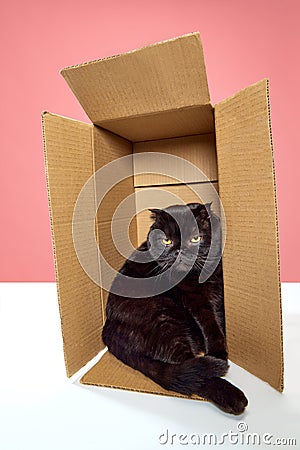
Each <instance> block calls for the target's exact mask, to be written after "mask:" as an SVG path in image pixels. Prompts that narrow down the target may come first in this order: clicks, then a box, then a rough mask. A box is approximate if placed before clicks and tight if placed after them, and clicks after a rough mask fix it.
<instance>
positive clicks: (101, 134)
mask: <svg viewBox="0 0 300 450" xmlns="http://www.w3.org/2000/svg"><path fill="white" fill-rule="evenodd" d="M61 73H62V75H63V77H64V78H65V80H66V81H67V83H68V84H69V86H70V88H71V89H72V91H73V92H74V94H75V96H76V97H77V99H78V101H79V102H80V104H81V105H82V107H83V108H84V110H85V112H86V113H87V115H88V117H89V118H90V120H91V122H92V124H86V123H82V122H78V121H74V120H71V119H68V118H64V117H61V116H58V115H54V114H51V113H48V112H44V113H43V116H42V121H43V135H44V148H45V164H46V173H47V187H48V194H49V208H50V216H51V229H52V239H53V249H54V256H55V268H56V280H57V288H58V298H59V305H60V314H61V325H62V334H63V342H64V355H65V363H66V369H67V375H68V376H71V375H73V374H74V373H75V372H77V371H78V370H79V369H81V368H82V367H83V366H84V365H85V364H86V363H87V362H88V361H90V360H91V359H92V358H93V357H94V356H95V355H97V354H98V352H99V351H100V350H101V349H102V348H103V347H104V346H103V343H102V341H101V331H102V327H103V324H104V321H105V301H106V298H107V292H106V291H105V290H104V289H102V288H101V287H100V286H99V285H98V284H100V281H101V276H102V273H101V272H102V270H103V268H102V267H101V264H100V261H99V255H98V254H97V253H93V254H89V255H88V258H90V260H91V262H93V263H95V264H96V265H97V264H98V266H97V267H98V271H99V273H98V277H99V283H98V284H97V283H95V282H94V281H92V280H91V279H90V278H89V276H88V275H87V274H86V272H85V270H84V268H83V267H82V266H81V265H80V263H79V261H78V259H77V255H76V252H75V249H74V245H73V240H72V217H73V210H74V206H75V204H76V201H77V197H78V195H79V193H80V191H81V189H82V187H83V185H84V184H85V183H86V181H87V180H88V179H89V178H90V177H92V179H93V174H94V173H95V172H96V171H97V170H98V169H99V168H101V167H103V166H105V165H106V164H107V163H109V162H111V161H113V160H116V159H118V158H120V157H123V156H126V155H132V160H133V164H132V166H131V170H132V176H130V177H128V178H127V179H125V180H123V181H121V182H120V183H118V184H117V185H116V186H115V187H114V188H113V189H111V191H110V192H109V193H108V195H107V196H106V197H105V199H104V201H103V203H101V206H100V209H99V211H98V214H97V216H96V221H95V230H96V236H97V240H98V243H99V246H100V248H101V250H102V253H103V255H104V257H105V258H106V259H107V261H108V262H109V263H110V264H111V265H112V266H113V267H115V269H116V270H117V269H118V268H119V267H120V266H121V264H122V262H123V261H124V256H121V255H120V254H119V253H118V251H117V250H116V249H115V247H114V244H113V242H112V239H111V237H110V235H111V230H110V225H111V220H112V217H113V214H114V210H115V208H116V207H117V206H118V205H119V203H120V202H121V201H122V200H123V199H125V198H126V197H127V196H129V195H131V194H134V193H137V192H140V193H142V194H144V193H145V192H146V190H147V189H149V188H150V187H152V186H158V187H160V188H163V189H165V190H167V191H170V192H173V193H175V194H177V195H179V196H180V197H181V198H182V200H183V201H185V202H191V201H198V199H197V197H195V193H194V192H193V191H192V190H191V187H193V186H194V185H199V186H198V187H200V188H201V189H202V191H201V192H203V201H209V200H210V199H209V198H208V197H209V193H208V192H207V191H206V188H207V183H206V182H205V181H204V180H201V179H195V178H193V174H191V176H190V178H189V174H185V175H186V178H185V179H186V180H188V182H187V183H186V184H183V183H180V182H179V181H178V180H177V179H176V177H175V178H174V179H172V177H168V176H164V175H159V174H152V175H151V174H144V175H143V174H137V172H141V171H143V167H144V168H145V169H147V167H148V164H149V159H147V152H149V151H150V152H162V153H167V154H171V155H172V154H173V155H177V156H180V157H183V158H185V159H187V160H188V161H190V162H192V163H193V164H195V165H196V166H197V167H200V169H201V170H202V171H203V172H204V173H205V174H206V175H207V177H208V179H209V180H211V182H213V183H214V185H215V186H216V187H217V189H219V194H220V198H221V200H222V203H223V206H224V210H225V214H226V221H227V238H226V245H225V251H224V255H223V268H224V289H225V309H226V327H227V342H228V348H229V357H230V359H231V360H232V361H234V362H235V363H236V364H238V365H240V366H241V367H243V368H244V369H246V370H248V371H249V372H251V373H252V374H254V375H256V376H258V377H259V378H261V379H262V380H265V381H267V382H268V383H269V384H270V385H271V386H273V387H274V388H275V389H277V390H278V391H282V390H283V353H282V319H281V297H280V279H279V250H278V229H277V208H276V192H275V175H274V163H273V145H272V132H271V120H270V104H269V83H268V80H262V81H260V82H258V83H256V84H254V85H252V86H249V87H247V88H246V89H244V90H242V91H240V92H239V93H237V94H236V95H234V96H232V97H230V98H228V99H226V100H224V101H222V102H220V103H218V104H217V105H215V106H212V105H211V103H210V96H209V91H208V85H207V78H206V70H205V64H204V58H203V51H202V45H201V41H200V37H199V33H192V34H188V35H185V36H181V37H178V38H176V39H171V40H168V41H164V42H160V43H157V44H154V45H150V46H148V47H145V48H142V49H139V50H134V51H132V52H129V53H126V54H121V55H117V56H113V57H110V58H105V59H101V60H97V61H92V62H89V63H84V64H80V65H78V66H74V67H68V68H66V69H64V70H62V72H61ZM141 153H142V154H143V155H144V159H143V158H139V159H138V158H137V159H135V155H137V154H141ZM177 170H179V172H180V170H181V166H180V164H179V165H178V167H177ZM97 189H98V187H97V182H96V180H95V181H94V184H93V185H92V190H94V192H92V193H91V196H90V198H91V199H93V197H94V199H96V198H97ZM92 202H93V200H91V203H92ZM153 202H154V203H155V198H154V199H153ZM165 206H167V205H165ZM214 206H215V207H216V206H217V205H214ZM84 222H85V220H83V221H82V224H83V230H84ZM149 223H150V222H149V214H148V213H145V212H141V213H139V214H138V215H137V216H136V217H135V218H134V219H133V220H132V221H131V223H130V236H131V240H132V243H133V244H134V245H137V243H140V242H141V241H142V240H143V239H144V238H145V236H146V232H147V229H148V227H149ZM126 224H128V220H127V218H126V217H125V216H124V217H121V218H119V219H118V223H117V225H118V226H119V233H118V239H120V240H122V239H123V235H124V234H125V232H124V226H125V225H126ZM82 239H83V241H84V239H85V234H84V232H83V233H82ZM81 382H82V383H85V384H93V385H99V386H108V387H114V388H121V389H128V390H134V391H142V392H150V393H154V394H162V395H174V396H180V395H179V394H177V393H172V392H167V391H165V390H164V389H162V388H161V387H160V386H158V385H156V384H155V383H154V382H152V381H151V380H150V379H148V378H146V377H144V376H143V375H142V374H141V373H139V372H137V371H134V370H133V369H131V368H129V367H127V366H125V365H124V364H122V363H121V362H120V361H118V360H117V359H116V358H114V357H113V356H112V355H110V354H109V353H108V352H107V353H105V355H104V356H103V358H102V359H101V360H100V361H99V362H98V363H97V364H96V365H95V366H94V367H93V368H92V369H91V370H89V371H88V372H87V373H86V374H85V375H84V376H83V378H82V380H81Z"/></svg>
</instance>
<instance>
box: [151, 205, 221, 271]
mask: <svg viewBox="0 0 300 450" xmlns="http://www.w3.org/2000/svg"><path fill="white" fill-rule="evenodd" d="M150 211H151V212H152V216H151V217H152V218H153V219H154V223H153V224H152V226H151V228H150V231H149V234H148V238H147V241H148V247H149V248H150V251H151V253H152V254H154V255H157V258H155V259H156V262H157V263H158V265H159V266H160V267H161V269H162V271H165V270H167V269H168V268H170V267H171V266H172V271H175V272H178V273H179V272H186V273H188V272H190V271H191V272H197V273H200V272H201V269H202V268H203V265H204V263H205V261H206V258H207V255H208V253H209V249H210V244H211V217H212V216H214V215H213V213H212V212H211V210H210V204H206V205H201V204H199V203H190V204H188V205H175V206H169V207H168V208H165V209H163V210H158V209H152V210H150ZM191 212H192V214H191ZM214 217H215V218H216V216H214ZM194 219H195V220H194ZM153 230H155V233H151V232H152V231H153ZM193 258H195V262H194V264H193V266H192V268H191V260H192V259H193Z"/></svg>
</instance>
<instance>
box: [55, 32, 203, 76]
mask: <svg viewBox="0 0 300 450" xmlns="http://www.w3.org/2000/svg"><path fill="white" fill-rule="evenodd" d="M189 36H197V37H198V38H199V39H200V33H199V31H193V32H192V33H186V34H183V35H182V36H175V37H174V38H170V39H165V40H162V41H159V42H154V43H152V44H149V45H144V46H142V47H139V48H136V49H133V50H129V51H128V52H124V53H118V54H115V55H110V56H105V57H103V58H98V59H93V60H91V61H86V62H83V63H80V64H74V65H71V66H67V67H64V68H63V69H61V70H60V74H61V75H62V76H63V77H64V72H65V71H67V70H69V69H76V68H77V67H82V66H86V65H88V64H95V63H97V62H99V61H103V60H108V59H114V58H118V57H119V56H123V55H130V54H131V53H136V52H138V51H140V50H143V49H145V48H151V47H156V46H157V45H159V44H166V43H167V42H172V41H176V40H177V39H178V38H184V37H189Z"/></svg>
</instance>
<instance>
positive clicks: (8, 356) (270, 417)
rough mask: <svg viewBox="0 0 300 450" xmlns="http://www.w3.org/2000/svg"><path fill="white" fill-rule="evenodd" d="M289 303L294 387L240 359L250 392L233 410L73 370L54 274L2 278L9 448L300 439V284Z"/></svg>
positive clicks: (98, 448)
mask: <svg viewBox="0 0 300 450" xmlns="http://www.w3.org/2000/svg"><path fill="white" fill-rule="evenodd" d="M283 311H284V339H285V386H286V388H285V392H284V394H279V393H277V392H276V391H275V390H274V389H272V388H271V387H269V386H268V385H267V384H265V383H263V382H262V381H260V380H259V379H257V378H255V377H254V376H252V375H250V374H249V373H247V372H245V371H244V370H242V369H240V368H239V367H237V366H235V365H234V364H231V369H230V373H229V376H228V378H229V379H230V380H231V381H232V382H233V383H235V384H237V385H238V386H239V387H240V388H241V389H243V390H244V391H245V392H246V394H247V396H248V398H249V402H250V403H249V407H248V408H247V412H246V413H245V414H244V415H243V416H242V417H231V416H228V415H226V414H223V413H221V412H220V411H219V410H217V409H216V408H214V407H213V406H212V405H210V404H206V403H201V402H196V401H191V400H183V399H176V398H167V397H158V396H154V395H148V394H138V393H133V392H125V391H120V390H113V389H105V388H93V387H84V386H82V385H80V384H79V383H78V378H77V379H76V377H75V379H72V380H68V379H67V378H66V376H65V369H64V360H63V354H62V342H61V335H60V323H59V315H58V306H57V298H56V287H55V284H54V283H2V284H0V361H1V371H0V449H1V450H27V449H28V450H71V449H72V450H102V449H103V450H119V449H120V450H121V449H122V450H123V449H130V450H135V449H136V450H155V449H159V448H172V449H179V448H199V447H201V445H200V443H203V441H204V442H206V443H209V442H210V439H211V443H213V442H216V443H217V444H218V445H216V446H218V447H219V448H222V449H227V448H228V449H230V448H231V449H232V448H236V449H238V448H241V449H243V448H270V445H271V446H272V447H274V445H275V446H279V444H281V445H280V446H281V447H283V446H284V447H285V448H298V449H299V448H300V427H299V425H300V388H299V382H298V380H299V378H300V377H299V372H300V364H299V348H300V284H284V285H283ZM205 433H213V434H214V435H213V436H211V437H209V436H206V437H205V436H203V435H204V434H205ZM223 433H226V434H227V433H228V436H227V435H224V436H222V434H223ZM205 439H206V440H205ZM277 439H279V440H278V441H276V440H277ZM289 439H291V440H293V441H290V442H289V443H288V440H289ZM253 440H254V441H253ZM259 440H260V445H258V442H259ZM295 440H296V444H295ZM223 441H224V443H223V444H222V442H223ZM248 442H249V443H250V444H251V443H252V444H251V445H247V443H248ZM253 442H256V444H255V445H253ZM293 443H294V445H292V444H293ZM212 446H213V445H205V447H206V448H209V447H210V448H211V447H212ZM202 447H203V445H202Z"/></svg>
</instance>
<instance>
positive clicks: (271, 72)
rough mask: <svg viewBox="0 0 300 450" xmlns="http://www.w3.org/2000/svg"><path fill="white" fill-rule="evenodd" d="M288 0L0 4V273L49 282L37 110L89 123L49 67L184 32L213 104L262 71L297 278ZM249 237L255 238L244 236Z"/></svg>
mask: <svg viewBox="0 0 300 450" xmlns="http://www.w3.org/2000/svg"><path fill="white" fill-rule="evenodd" d="M299 5H300V3H299V1H297V0H295V1H293V0H286V1H282V0H280V1H279V0H252V1H251V2H243V1H241V0H226V1H225V0H205V1H202V0H151V1H148V2H146V1H141V0H129V1H124V0H111V1H109V2H108V1H103V0H84V1H83V0H81V1H78V0H64V1H62V0H52V1H48V2H44V1H37V0H26V1H21V0H18V1H16V0H10V1H9V2H2V3H1V6H0V9H1V10H0V17H1V19H0V21H1V22H2V23H1V24H0V25H1V26H0V42H1V46H2V49H1V50H2V51H1V55H2V56H1V62H2V64H1V65H2V73H1V78H2V82H1V91H2V92H1V110H0V111H1V112H0V114H1V129H2V132H1V153H0V155H1V156H0V205H1V210H0V249H1V259H0V281H54V279H55V276H54V264H53V256H52V247H51V236H50V225H49V215H48V204H47V194H46V183H45V172H44V161H43V145H42V134H41V119H40V113H41V111H42V110H48V111H51V112H55V113H58V114H62V115H65V116H69V117H72V118H75V119H80V120H84V121H88V119H87V117H86V116H85V113H84V112H83V111H82V109H81V107H80V105H79V104H78V103H77V100H76V99H75V97H74V96H73V94H72V93H71V91H70V89H69V88H68V86H67V85H66V83H65V81H64V80H63V78H62V77H61V75H59V70H60V69H61V68H63V67H65V66H68V65H72V64H77V63H81V62H84V61H89V60H92V59H97V58H101V57H104V56H108V55H112V54H117V53H120V52H124V51H127V50H132V49H134V48H138V47H140V46H144V45H146V44H150V43H153V42H156V41H159V40H163V39H168V38H172V37H175V36H179V35H181V34H185V33H189V32H191V31H200V33H201V38H202V41H203V46H204V52H205V59H206V66H207V73H208V80H209V86H210V92H211V100H212V103H216V102H218V101H220V100H222V99H223V98H225V97H227V96H229V95H231V94H233V93H235V92H236V91H238V90H239V89H241V88H244V87H246V86H247V85H249V84H251V83H254V82H256V81H258V80H260V79H261V78H264V77H268V78H270V82H271V108H272V122H273V132H274V147H275V164H276V176H277V193H278V205H279V227H280V251H281V277H282V281H300V264H299V262H298V258H299V255H300V239H299V236H298V230H300V208H299V203H298V195H299V182H300V181H299V180H300V175H299V166H300V152H299V140H300V138H299V136H300V134H299V130H298V127H299V115H298V105H299V103H300V98H299V80H300V70H299V50H300V49H299V21H300V14H299V13H300V7H299ZM251 239H256V236H249V240H250V243H251Z"/></svg>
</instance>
